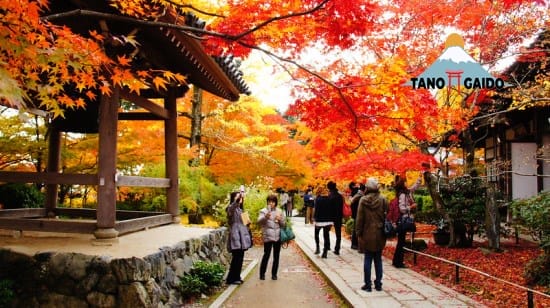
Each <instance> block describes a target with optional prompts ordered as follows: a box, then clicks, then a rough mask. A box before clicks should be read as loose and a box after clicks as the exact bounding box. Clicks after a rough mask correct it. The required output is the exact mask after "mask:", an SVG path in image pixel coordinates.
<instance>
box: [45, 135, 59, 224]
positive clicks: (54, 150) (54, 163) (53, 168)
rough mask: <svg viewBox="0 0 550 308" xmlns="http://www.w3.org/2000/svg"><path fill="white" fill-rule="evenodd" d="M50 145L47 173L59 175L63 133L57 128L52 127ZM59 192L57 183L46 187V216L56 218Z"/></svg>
mask: <svg viewBox="0 0 550 308" xmlns="http://www.w3.org/2000/svg"><path fill="white" fill-rule="evenodd" d="M48 143H49V144H48V166H47V168H46V172H49V173H58V172H59V165H60V162H61V132H60V131H59V130H58V129H57V128H53V127H52V130H51V131H50V137H49V139H48ZM58 190H59V184H57V183H51V184H47V185H46V216H48V217H55V208H56V207H57V193H58Z"/></svg>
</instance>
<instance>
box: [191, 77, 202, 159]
mask: <svg viewBox="0 0 550 308" xmlns="http://www.w3.org/2000/svg"><path fill="white" fill-rule="evenodd" d="M192 104H193V106H192V108H191V140H190V142H189V146H190V147H191V148H192V147H193V146H195V145H196V146H200V144H201V129H202V90H201V89H200V88H198V87H193V100H192Z"/></svg>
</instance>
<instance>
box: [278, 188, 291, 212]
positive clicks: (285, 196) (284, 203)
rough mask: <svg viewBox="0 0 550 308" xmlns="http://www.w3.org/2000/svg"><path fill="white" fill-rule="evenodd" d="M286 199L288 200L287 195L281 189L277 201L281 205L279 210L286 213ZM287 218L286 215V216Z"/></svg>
mask: <svg viewBox="0 0 550 308" xmlns="http://www.w3.org/2000/svg"><path fill="white" fill-rule="evenodd" d="M288 199H289V195H288V193H287V192H286V191H285V190H284V189H282V190H281V193H280V196H279V200H280V202H281V203H280V204H281V208H282V209H283V210H284V211H285V212H286V204H287V203H288ZM287 216H288V215H287Z"/></svg>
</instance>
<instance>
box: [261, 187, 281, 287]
mask: <svg viewBox="0 0 550 308" xmlns="http://www.w3.org/2000/svg"><path fill="white" fill-rule="evenodd" d="M266 202H267V207H265V208H263V209H261V210H260V214H259V215H258V225H260V226H261V227H262V238H263V241H264V255H263V256H262V262H261V263H260V280H265V272H266V270H267V262H269V257H270V255H271V250H272V249H273V264H272V265H271V279H273V280H277V271H278V270H279V255H280V253H281V228H284V227H285V226H286V216H285V213H284V212H283V211H281V210H280V209H278V208H277V195H269V196H267V199H266Z"/></svg>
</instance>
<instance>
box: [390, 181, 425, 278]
mask: <svg viewBox="0 0 550 308" xmlns="http://www.w3.org/2000/svg"><path fill="white" fill-rule="evenodd" d="M405 180H406V179H405V178H404V177H399V176H397V178H396V180H395V186H394V188H395V197H396V198H397V200H396V201H393V200H392V201H393V203H394V204H393V207H394V210H393V211H392V204H391V202H390V210H389V213H388V216H389V215H390V214H391V215H392V219H395V218H394V216H396V214H395V202H397V204H398V208H399V213H398V218H397V224H399V221H400V220H401V217H402V216H403V215H412V214H411V211H412V210H414V209H416V203H414V200H413V199H412V193H413V192H414V191H415V190H416V189H417V188H418V186H420V183H421V182H422V179H421V178H418V180H417V181H416V183H415V184H414V185H413V186H411V187H410V188H407V186H406V184H405ZM388 218H389V217H388ZM406 237H407V232H406V231H400V228H399V226H398V228H397V245H396V246H395V252H394V254H393V260H392V265H393V266H394V267H396V268H406V267H407V266H406V265H405V263H403V258H404V254H405V250H404V249H403V248H404V247H405V239H406Z"/></svg>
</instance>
